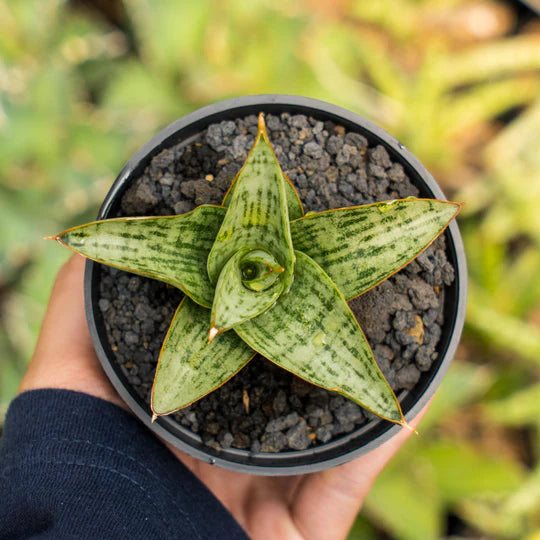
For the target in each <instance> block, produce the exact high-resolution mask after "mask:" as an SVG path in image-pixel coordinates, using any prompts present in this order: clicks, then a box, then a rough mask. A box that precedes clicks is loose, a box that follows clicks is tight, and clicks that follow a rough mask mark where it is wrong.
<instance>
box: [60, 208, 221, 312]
mask: <svg viewBox="0 0 540 540" xmlns="http://www.w3.org/2000/svg"><path fill="white" fill-rule="evenodd" d="M224 214H225V209H224V208H222V207H219V206H210V205H204V206H199V207H198V208H196V209H195V210H193V211H192V212H189V213H188V214H183V215H181V216H162V217H150V218H147V217H142V218H118V219H108V220H104V221H94V222H92V223H88V224H86V225H81V226H79V227H73V228H72V229H68V230H66V231H64V232H62V233H60V234H59V235H58V236H56V237H55V238H56V240H58V241H59V242H60V243H61V244H64V245H65V246H67V247H69V248H70V249H72V250H73V251H75V252H77V253H80V254H81V255H84V256H85V257H88V258H89V259H92V260H93V261H97V262H99V263H103V264H107V265H109V266H114V267H115V268H120V269H122V270H127V271H128V272H133V273H135V274H140V275H143V276H147V277H151V278H154V279H158V280H160V281H164V282H166V283H169V284H170V285H173V286H175V287H178V288H179V289H181V290H182V291H183V292H184V293H185V294H187V295H188V296H189V297H190V298H192V299H193V300H194V301H195V302H197V303H198V304H200V305H202V306H205V307H208V308H209V307H210V306H211V305H212V302H213V298H214V286H213V285H212V284H211V283H210V280H209V279H208V274H207V272H206V259H207V258H208V254H209V253H210V249H211V247H212V244H213V243H214V240H215V238H216V235H217V233H218V230H219V227H220V225H221V222H222V220H223V216H224Z"/></svg>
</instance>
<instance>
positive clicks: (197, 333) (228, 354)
mask: <svg viewBox="0 0 540 540" xmlns="http://www.w3.org/2000/svg"><path fill="white" fill-rule="evenodd" d="M209 325H210V311H209V310H208V309H205V308H203V307H201V306H199V305H198V304H196V303H195V302H193V301H191V300H190V299H189V298H187V297H184V299H183V300H182V302H180V305H179V306H178V309H177V310H176V313H175V315H174V318H173V321H172V323H171V326H170V328H169V331H168V333H167V336H166V337H165V341H164V342H163V346H162V348H161V353H160V356H159V361H158V366H157V369H156V376H155V379H154V385H153V387H152V402H151V406H152V412H153V413H154V415H156V416H159V415H164V414H170V413H172V412H174V411H176V410H178V409H181V408H183V407H186V406H187V405H189V404H190V403H192V402H194V401H196V400H198V399H200V398H202V397H203V396H205V395H206V394H208V393H210V392H212V391H213V390H215V389H216V388H218V387H220V386H221V385H222V384H224V383H225V382H226V381H227V380H229V379H230V378H231V377H232V376H233V375H234V374H235V373H237V372H238V371H239V370H240V369H241V368H242V367H244V366H245V365H246V364H247V363H248V362H249V360H251V358H253V356H254V355H255V352H254V351H253V350H252V349H250V347H249V346H248V345H246V343H245V342H244V341H242V340H241V339H240V338H239V337H238V336H237V335H236V334H235V333H234V332H227V333H225V334H223V335H220V336H218V337H217V338H216V339H214V340H213V341H212V342H211V343H209V342H208V327H209Z"/></svg>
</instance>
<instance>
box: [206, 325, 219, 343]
mask: <svg viewBox="0 0 540 540" xmlns="http://www.w3.org/2000/svg"><path fill="white" fill-rule="evenodd" d="M218 334H219V330H218V329H217V328H216V327H215V326H212V328H210V330H209V331H208V343H212V341H214V338H215V337H216V336H217V335H218Z"/></svg>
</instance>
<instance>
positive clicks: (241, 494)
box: [167, 404, 429, 540]
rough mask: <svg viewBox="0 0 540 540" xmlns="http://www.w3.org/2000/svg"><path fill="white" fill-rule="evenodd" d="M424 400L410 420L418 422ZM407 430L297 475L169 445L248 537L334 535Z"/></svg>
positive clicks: (343, 530) (285, 539)
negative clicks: (229, 465) (240, 469)
mask: <svg viewBox="0 0 540 540" xmlns="http://www.w3.org/2000/svg"><path fill="white" fill-rule="evenodd" d="M428 406H429V404H428V405H427V406H426V407H425V408H424V409H423V410H422V411H421V412H420V414H418V416H417V417H416V418H415V419H414V420H412V421H411V422H410V426H411V427H412V428H414V429H416V427H417V426H418V423H419V422H420V420H421V418H422V416H423V415H424V413H425V412H426V410H427V407H428ZM410 435H411V431H409V430H407V429H402V430H401V431H400V432H399V433H398V434H397V435H396V436H394V437H392V439H390V440H389V441H387V442H386V443H384V444H383V445H382V446H381V447H380V448H377V449H376V450H373V451H371V452H369V453H368V454H366V455H364V456H361V457H359V458H357V459H355V460H353V461H351V462H349V463H346V464H344V465H340V466H338V467H334V468H332V469H327V470H325V471H322V472H318V473H312V474H306V475H300V476H282V477H268V476H253V475H249V474H243V473H237V472H232V471H227V470H225V469H220V468H218V467H215V466H212V465H208V464H207V463H204V462H202V461H199V460H197V459H195V458H192V457H190V456H187V455H186V454H184V453H183V452H181V451H180V450H177V449H176V448H174V447H173V446H172V445H169V444H167V446H168V447H169V449H170V450H171V451H172V452H173V453H174V454H175V455H176V456H177V457H178V458H179V459H180V460H181V461H182V462H183V463H184V464H185V465H186V466H187V467H188V468H189V469H190V470H191V471H192V472H193V473H194V474H195V475H196V476H197V477H198V478H199V479H200V480H201V481H202V482H203V483H204V484H205V485H206V486H207V487H208V488H209V489H210V490H211V491H212V492H213V493H214V495H215V496H216V497H217V498H218V499H219V500H220V501H221V502H222V504H223V505H224V506H225V507H226V508H227V509H228V510H229V512H231V514H232V515H233V516H234V517H235V519H236V520H237V521H238V523H240V525H241V526H242V527H243V528H244V530H245V531H246V532H247V533H248V534H249V536H250V537H251V538H252V539H253V540H266V539H268V538H276V539H279V540H317V539H321V540H337V539H342V538H345V537H346V536H347V533H348V532H349V530H350V528H351V526H352V524H353V522H354V519H355V517H356V515H357V514H358V511H359V510H360V508H361V506H362V503H363V502H364V499H365V498H366V496H367V494H368V493H369V491H370V489H371V486H372V485H373V482H374V481H375V479H376V478H377V476H378V474H379V473H380V472H381V471H382V470H383V468H384V466H385V465H386V464H387V463H388V461H389V460H390V458H391V457H392V456H393V455H394V454H395V453H396V452H397V451H398V450H399V448H400V447H401V446H402V445H403V443H404V442H405V441H406V440H407V438H408V437H409V436H410Z"/></svg>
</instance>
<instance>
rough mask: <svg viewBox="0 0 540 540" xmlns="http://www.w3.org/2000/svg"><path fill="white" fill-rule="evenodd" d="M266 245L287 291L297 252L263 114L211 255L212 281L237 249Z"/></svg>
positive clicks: (250, 248)
mask: <svg viewBox="0 0 540 540" xmlns="http://www.w3.org/2000/svg"><path fill="white" fill-rule="evenodd" d="M263 247H264V249H265V250H266V251H268V252H269V253H271V254H272V255H273V256H274V257H275V258H276V260H277V261H278V263H279V265H280V266H282V267H283V268H284V272H282V274H281V275H280V277H279V279H280V280H281V281H282V282H283V284H284V289H285V290H286V289H287V288H288V287H289V285H290V283H291V281H292V276H293V267H294V251H293V247H292V241H291V232H290V226H289V218H288V209H287V202H286V195H285V180H284V179H283V174H282V172H281V169H280V167H279V163H278V161H277V159H276V156H275V154H274V151H273V150H272V147H271V145H270V141H269V140H268V137H267V135H266V126H265V123H264V116H263V115H262V114H261V115H259V133H258V135H257V138H256V140H255V143H254V145H253V147H252V149H251V151H250V152H249V155H248V157H247V160H246V163H245V164H244V166H243V167H242V169H241V170H240V172H239V174H238V179H237V180H236V183H235V187H234V191H233V194H232V196H231V199H230V202H229V207H228V208H227V213H226V214H225V218H224V220H223V223H222V225H221V228H220V229H219V233H218V235H217V237H216V241H215V243H214V245H213V246H212V250H211V251H210V255H209V257H208V275H209V276H210V280H211V281H212V283H216V282H217V280H218V278H219V275H220V273H221V270H222V268H223V267H224V265H225V263H226V262H227V261H228V260H229V259H230V257H231V256H232V255H233V254H234V253H236V252H237V251H239V250H243V249H247V250H256V249H261V248H263Z"/></svg>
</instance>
